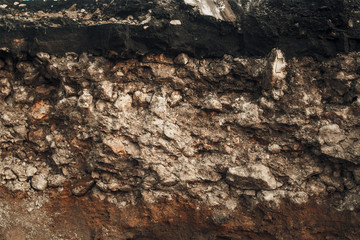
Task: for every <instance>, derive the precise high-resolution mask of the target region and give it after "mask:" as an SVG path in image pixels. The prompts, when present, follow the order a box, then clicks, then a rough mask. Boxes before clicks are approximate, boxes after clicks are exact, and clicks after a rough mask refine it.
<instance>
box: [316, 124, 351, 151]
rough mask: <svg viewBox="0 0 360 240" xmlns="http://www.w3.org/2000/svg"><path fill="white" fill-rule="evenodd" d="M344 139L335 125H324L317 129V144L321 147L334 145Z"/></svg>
mask: <svg viewBox="0 0 360 240" xmlns="http://www.w3.org/2000/svg"><path fill="white" fill-rule="evenodd" d="M344 139H345V135H344V134H343V132H342V131H341V129H340V127H339V125H337V124H330V125H326V126H324V127H322V128H320V129H319V143H320V144H321V145H323V144H327V145H330V146H332V145H336V144H337V143H339V142H340V141H342V140H344Z"/></svg>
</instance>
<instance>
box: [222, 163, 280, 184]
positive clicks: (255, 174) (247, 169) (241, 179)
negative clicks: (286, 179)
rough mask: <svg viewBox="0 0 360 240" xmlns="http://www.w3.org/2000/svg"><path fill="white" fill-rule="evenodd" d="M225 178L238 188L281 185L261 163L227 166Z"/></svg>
mask: <svg viewBox="0 0 360 240" xmlns="http://www.w3.org/2000/svg"><path fill="white" fill-rule="evenodd" d="M226 180H227V181H228V182H229V184H231V185H233V186H235V187H237V188H240V189H254V190H257V189H259V190H260V189H268V190H269V189H276V188H278V187H280V186H281V183H279V182H277V181H276V179H275V177H274V176H273V175H272V173H271V172H270V170H269V168H268V167H266V166H265V165H262V164H254V165H251V166H244V167H240V166H239V167H232V168H229V170H228V172H227V174H226Z"/></svg>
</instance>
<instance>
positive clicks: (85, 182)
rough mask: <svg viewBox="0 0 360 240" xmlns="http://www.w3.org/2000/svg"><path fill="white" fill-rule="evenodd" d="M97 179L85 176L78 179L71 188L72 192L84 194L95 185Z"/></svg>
mask: <svg viewBox="0 0 360 240" xmlns="http://www.w3.org/2000/svg"><path fill="white" fill-rule="evenodd" d="M94 184H95V181H94V179H91V178H85V179H81V180H79V181H77V182H76V183H74V184H73V186H72V188H71V192H72V194H74V195H75V196H78V197H79V196H83V195H85V194H86V193H87V192H88V191H89V190H90V189H91V188H92V186H94Z"/></svg>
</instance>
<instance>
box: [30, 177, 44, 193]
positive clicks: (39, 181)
mask: <svg viewBox="0 0 360 240" xmlns="http://www.w3.org/2000/svg"><path fill="white" fill-rule="evenodd" d="M47 185H48V181H47V177H46V176H45V175H44V174H39V175H35V176H33V177H32V179H31V186H32V187H33V188H34V189H36V190H39V191H44V190H45V189H46V187H47Z"/></svg>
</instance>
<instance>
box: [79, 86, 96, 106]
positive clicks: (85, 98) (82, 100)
mask: <svg viewBox="0 0 360 240" xmlns="http://www.w3.org/2000/svg"><path fill="white" fill-rule="evenodd" d="M92 103H93V96H92V95H91V94H90V92H89V91H85V90H84V92H83V94H82V95H81V96H80V97H79V100H78V107H79V108H82V109H91V108H92Z"/></svg>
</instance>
